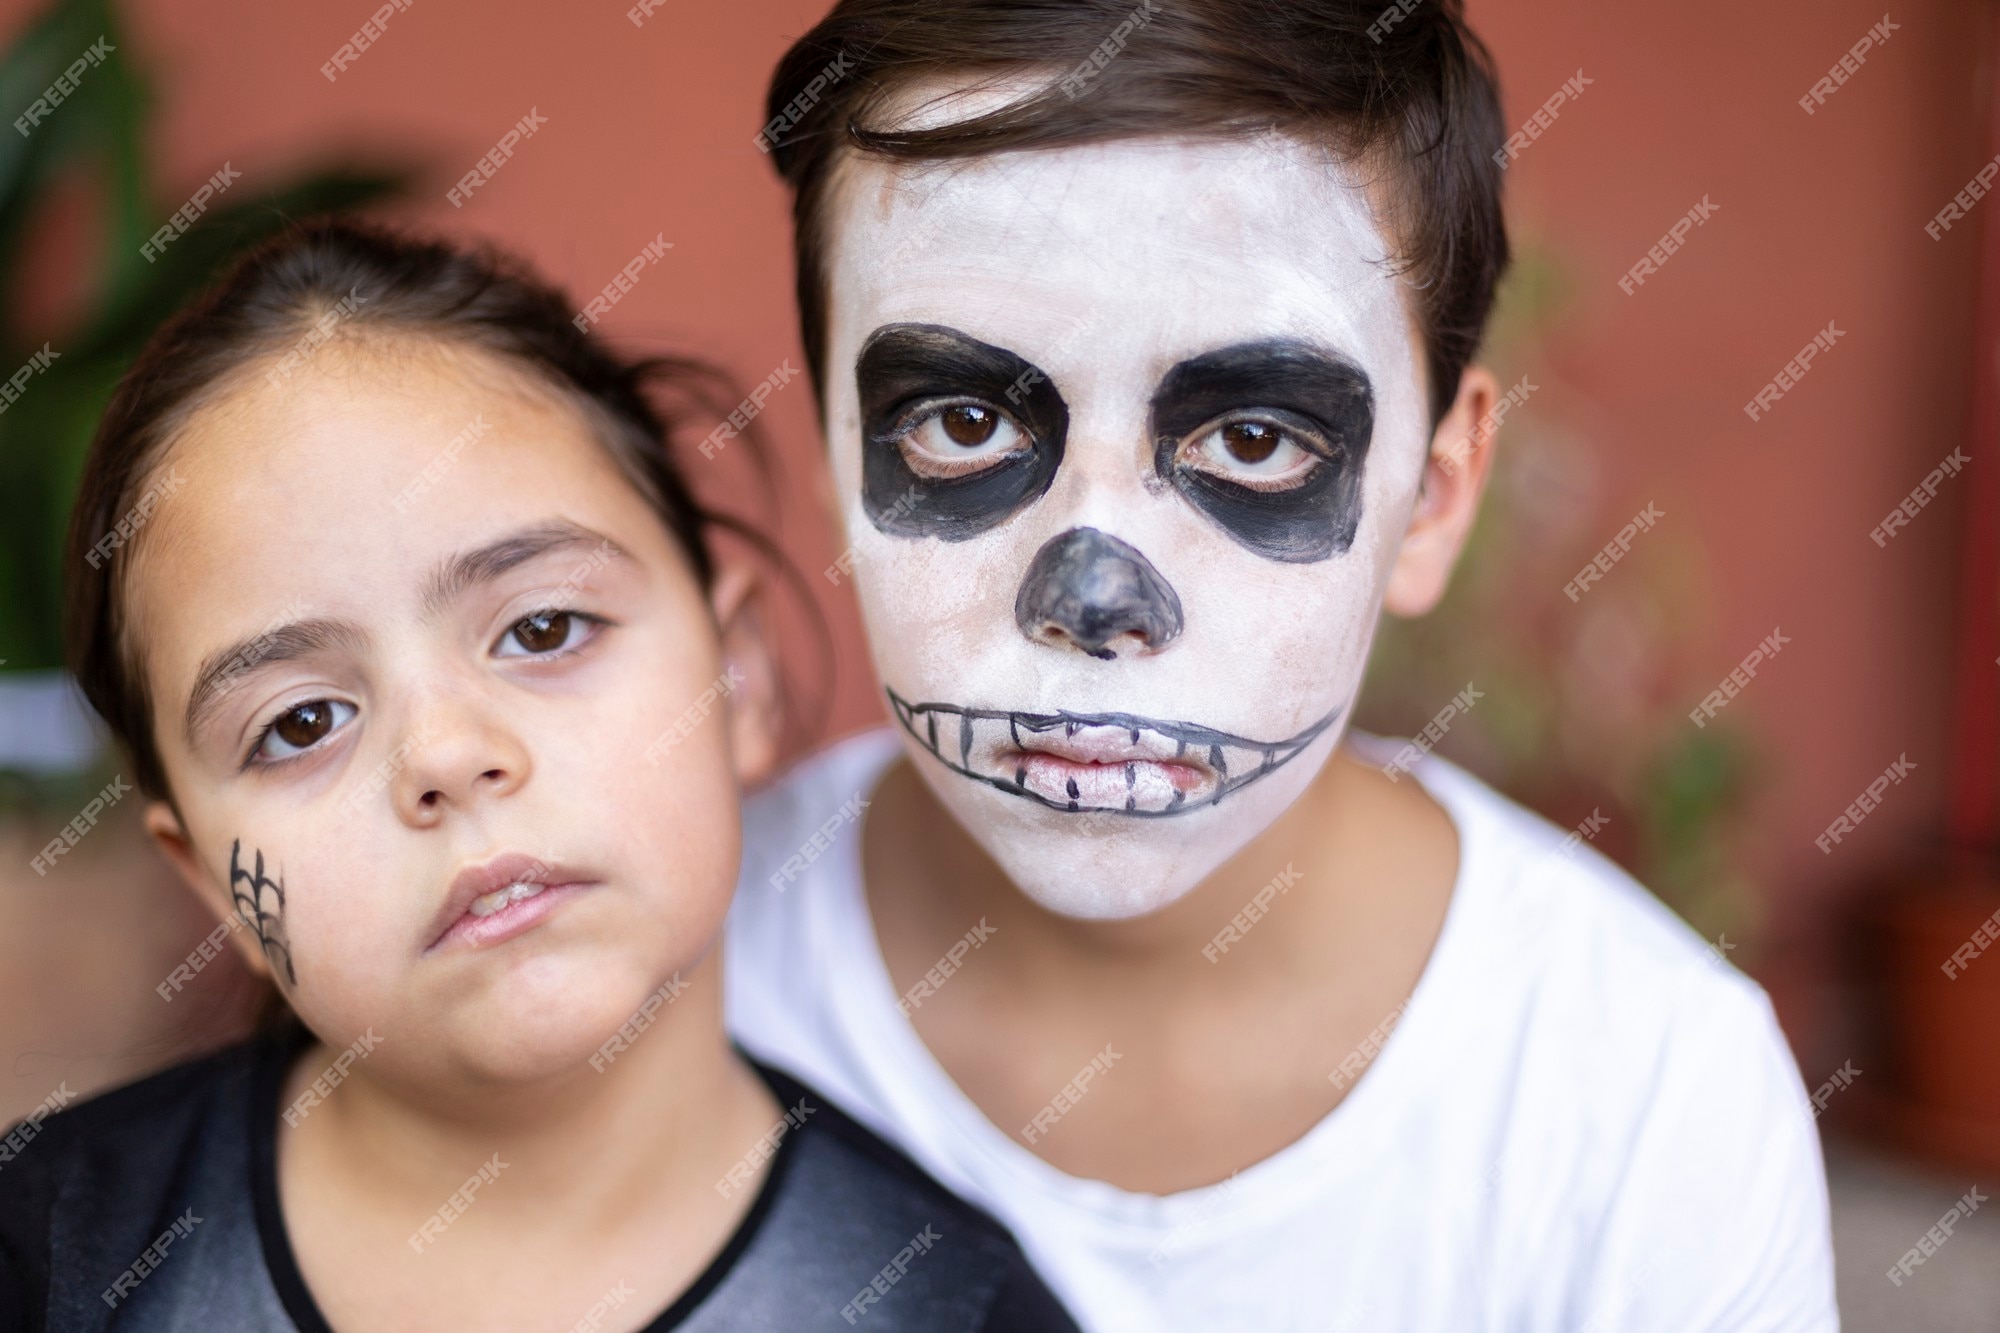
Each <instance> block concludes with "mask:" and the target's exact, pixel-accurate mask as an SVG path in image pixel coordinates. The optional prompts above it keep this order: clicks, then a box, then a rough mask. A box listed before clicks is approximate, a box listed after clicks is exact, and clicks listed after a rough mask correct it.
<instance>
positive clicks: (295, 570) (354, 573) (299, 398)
mask: <svg viewBox="0 0 2000 1333" xmlns="http://www.w3.org/2000/svg"><path fill="white" fill-rule="evenodd" d="M322 358H323V359H324V364H321V360H322ZM449 366H450V363H449V362H439V361H427V360H425V359H423V358H421V357H418V356H414V355H404V354H401V353H399V354H397V355H395V356H391V357H386V358H383V357H373V358H370V359H368V360H367V361H366V362H365V363H364V362H363V361H362V360H360V359H359V358H358V356H357V355H356V354H354V353H351V352H343V351H337V350H336V349H335V348H334V347H333V346H331V345H329V346H328V347H327V348H325V349H323V351H322V354H321V357H316V358H315V359H314V363H313V364H312V365H310V366H309V367H306V368H304V369H303V370H300V371H299V372H298V373H296V374H295V375H293V376H291V377H289V378H287V379H286V380H285V382H283V383H282V384H278V385H273V384H271V383H270V382H269V381H267V380H265V379H264V378H263V377H262V376H261V375H253V376H251V377H249V378H247V379H246V380H244V381H243V382H242V383H241V384H240V385H238V386H237V387H236V388H235V389H234V391H233V392H231V393H228V394H225V395H222V396H220V397H218V398H217V399H216V401H214V402H213V403H211V404H209V405H206V406H204V407H203V408H202V409H201V410H200V411H198V412H196V413H195V414H193V415H192V416H191V417H190V418H189V421H188V423H187V425H186V426H185V427H184V429H183V430H181V431H180V432H179V434H178V435H177V437H176V438H175V440H174V441H173V443H172V444H171V445H170V447H169V448H168V450H167V452H166V454H165V456H164V458H163V460H162V462H161V464H160V467H159V469H156V473H157V474H158V475H161V476H171V477H172V478H173V479H175V480H176V482H177V484H176V485H175V486H174V488H173V490H172V492H171V493H170V494H169V495H167V496H165V497H164V498H163V499H161V500H160V502H159V503H158V504H157V506H156V507H155V508H154V509H153V510H152V513H151V515H150V518H149V520H148V522H147V525H146V528H145V530H144V532H143V534H142V538H143V539H142V540H140V541H139V542H137V543H135V546H134V550H133V553H132V562H131V566H130V571H129V574H128V577H127V584H126V595H127V598H128V602H129V610H130V614H131V619H132V623H133V626H134V629H135V631H136V632H137V633H138V635H139V637H140V641H141V642H144V643H145V644H146V645H147V655H148V657H149V658H154V659H155V660H158V661H160V662H161V663H162V665H169V664H171V663H179V664H180V665H182V666H186V665H187V662H188V661H190V660H192V659H194V658H198V657H199V656H200V655H201V653H202V652H203V651H204V649H203V647H202V644H203V642H204V641H205V640H206V638H207V637H210V636H211V631H214V630H216V628H217V626H218V625H221V624H222V623H223V622H225V621H227V622H232V623H233V622H234V621H238V620H241V621H246V622H247V621H260V618H264V619H268V618H269V616H270V615H271V614H273V613H274V611H275V610H276V609H279V608H298V607H301V606H304V607H306V608H307V609H311V610H324V609H326V608H328V607H331V606H335V605H338V606H339V607H340V609H341V611H342V613H343V614H347V615H357V614H365V613H366V611H367V609H368V607H369V606H370V605H374V606H378V607H387V606H392V605H396V604H398V603H400V602H401V601H403V600H405V599H406V597H407V596H409V595H411V594H412V590H413V589H414V587H415V586H416V583H417V581H418V580H419V578H420V576H421V574H422V573H423V571H425V570H427V569H428V568H430V566H431V564H432V563H433V561H434V559H435V557H436V555H437V553H438V552H439V551H441V550H444V549H447V548H455V547H460V546H466V545H472V544H476V543H477V542H478V541H479V540H481V538H482V537H483V536H484V535H486V534H488V533H490V532H491V531H493V530H495V529H496V527H505V526H507V525H509V524H514V525H521V524H525V523H532V522H535V521H539V520H541V519H543V518H546V517H547V516H548V515H550V514H551V513H560V514H564V515H567V516H569V517H572V518H573V519H575V520H576V521H579V522H582V523H585V524H589V525H592V526H604V527H617V528H619V530H620V531H623V532H628V533H629V532H632V531H635V530H637V531H639V532H642V533H643V531H644V529H645V526H646V523H647V518H648V515H649V513H650V511H649V510H648V509H647V508H646V506H645V502H644V500H643V499H641V498H640V497H639V496H638V495H637V494H636V493H635V492H634V491H633V490H632V488H631V486H630V484H629V483H628V482H626V481H625V480H624V478H623V475H622V474H621V473H620V472H619V470H618V468H617V466H616V464H615V463H614V462H613V461H612V460H611V459H610V457H609V455H608V453H607V452H606V450H605V449H604V447H603V446H602V445H601V444H599V443H598V442H597V440H596V438H595V437H594V435H593V434H592V432H591V428H590V424H589V423H588V422H587V421H586V420H585V419H584V418H583V416H582V414H581V413H580V412H578V411H577V410H575V409H574V408H572V407H569V406H567V405H566V404H563V403H562V402H560V401H559V400H558V398H557V396H556V395H555V394H554V393H553V392H543V391H541V390H539V389H529V388H526V387H524V386H523V385H522V384H521V383H520V382H519V381H518V380H517V381H515V382H512V383H510V382H508V381H507V380H506V379H505V378H504V377H503V376H501V375H498V374H493V375H486V374H473V373H460V374H451V373H446V372H447V371H448V369H449ZM188 607H202V608H205V614H204V615H202V616H199V617H190V616H187V615H186V614H184V613H183V612H184V610H185V609H186V608H188ZM170 669H171V667H170Z"/></svg>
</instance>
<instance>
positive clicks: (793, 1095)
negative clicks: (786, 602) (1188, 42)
mask: <svg viewBox="0 0 2000 1333" xmlns="http://www.w3.org/2000/svg"><path fill="white" fill-rule="evenodd" d="M649 376H653V377H664V378H665V379H667V380H668V381H669V385H668V387H670V388H672V389H674V390H675V391H676V392H677V393H678V394H679V396H680V398H681V399H682V400H683V401H684V402H693V403H696V404H698V403H700V402H701V401H702V390H703V383H704V381H703V380H702V379H701V378H700V373H699V372H698V371H697V370H696V369H695V368H694V367H692V366H690V365H688V364H687V363H680V362H674V363H653V364H650V365H644V366H641V365H633V364H628V363H626V362H623V361H620V360H618V359H617V358H615V357H614V356H612V355H611V354H610V353H609V352H607V351H606V350H605V348H603V347H602V346H600V345H599V344H598V343H597V342H596V341H595V340H594V339H592V338H591V337H589V336H587V335H585V334H583V333H581V332H579V331H578V330H577V328H576V327H575V326H573V325H572V323H571V320H570V312H569V310H568V309H567V307H566V306H565V304H564V302H563V301H562V299H561V298H560V296H559V295H558V294H557V293H556V292H554V291H553V290H551V289H550V288H548V287H546V286H543V285H542V284H540V283H539V282H537V281H536V280H534V279H533V278H532V277H530V276H528V275H526V274H525V273H523V272H522V271H521V270H519V269H518V268H517V267H515V266H514V265H512V264H509V263H506V262H504V261H500V260H496V259H493V258H490V257H486V256H482V255H473V254H467V253H462V252H459V251H456V250H453V249H451V248H448V247H446V246H442V245H437V244H425V243H416V242H412V241H409V240H405V239H400V238H397V237H394V236H391V235H388V234H384V233H381V232H376V231H372V230H366V229H362V228H359V227H357V226H354V225H351V224H344V223H321V224H316V225H310V226H306V227H303V228H301V229H298V230H297V231H295V232H294V233H293V234H291V235H289V236H287V237H286V238H284V239H282V240H280V241H278V242H276V243H274V244H272V245H270V246H268V247H266V248H265V249H263V250H261V251H259V252H257V253H255V254H253V255H251V256H250V257H248V258H247V259H245V260H244V261H242V262H241V263H240V264H239V265H238V266H237V267H236V268H235V269H234V270H233V271H232V272H231V273H230V274H229V275H228V276H227V277H226V278H225V279H224V280H223V281H222V282H221V283H220V284H219V286H218V287H217V289H216V290H215V291H213V292H212V293H211V294H210V295H209V296H208V297H207V298H205V299H204V300H203V301H202V302H201V303H200V304H199V305H198V306H197V307H196V308H194V309H192V310H189V311H187V312H185V313H183V314H182V315H181V316H179V317H178V318H176V319H175V320H174V321H173V322H172V323H170V324H169V325H168V326H167V327H166V328H164V329H163V330H162V331H161V332H160V333H159V334H158V335H157V336H156V337H155V338H154V340H153V341H152V343H151V344H150V345H149V346H148V348H147V349H146V351H145V352H144V353H143V355H142V356H141V357H140V359H139V361H138V363H137V364H136V365H135V366H134V367H133V369H132V371H131V372H130V373H129V374H128V375H127V376H126V377H125V379H124V380H123V382H122V383H121V384H120V385H119V388H118V390H117V393H116V395H115V397H114V399H113V401H112V403H111V406H110V408H109V410H108V411H107V413H106V416H105V419H104V422H103V424H102V426H101V428H100V430H99V433H98V436H97V439H96V441H95V442H94V444H93V445H92V448H91V452H90V455H89V459H88V461H87V463H86V466H85V472H84V477H83V482H82V488H81V495H80V499H79V501H78V504H77V508H76V512H75V515H74V519H73V523H72V530H71V550H72V554H73V559H72V561H71V565H70V569H71V572H72V574H73V575H74V576H75V578H76V580H77V584H76V587H75V589H74V591H73V594H72V597H71V599H70V608H69V609H70V613H71V623H70V625H69V644H70V662H71V667H72V669H73V670H74V671H75V673H76V675H77V677H78V679H79V681H80V682H81V684H82V686H83V688H84V690H85V692H86V694H87V695H88V696H89V698H90V700H91V702H92V704H93V705H94V706H95V707H96V708H97V710H98V712H99V713H101V714H102V715H103V717H104V718H105V720H106V722H107V723H109V725H110V727H111V729H112V730H113V732H114V733H116V735H117V737H118V738H119V740H120V741H121V742H122V743H123V744H124V746H125V747H126V748H127V749H128V750H129V751H130V754H131V757H132V762H133V764H134V765H135V768H136V776H137V781H138V785H139V786H140V788H141V789H142V791H143V792H144V793H145V794H146V796H147V798H148V802H149V803H148V805H147V808H146V812H145V823H146V827H147V829H148V831H149V832H150V833H151V834H152V836H153V838H154V839H155V840H156V841H157V843H158V844H159V846H160V848H161V850H162V851H163V852H164V853H165V854H166V856H167V857H168V859H169V860H170V861H171V862H172V863H173V865H174V867H175V868H176V869H177V870H178V872H179V873H180V875H181V877H182V878H183V879H184V880H185V881H186V883H187V884H188V886H189V887H190V888H191V889H192V890H193V891H194V892H195V893H196V894H197V895H199V896H201V897H202V898H203V899H204V901H206V902H207V903H208V904H209V905H210V906H211V907H212V908H213V910H214V911H215V913H216V915H217V916H218V917H219V918H221V919H222V920H224V921H226V922H229V923H232V924H233V925H235V926H236V927H237V928H236V929H235V930H234V931H233V933H232V939H233V940H234V942H235V943H236V945H237V946H239V947H240V948H241V949H242V950H243V952H244V954H245V956H246V957H247V958H248V959H249V960H250V962H251V964H252V965H253V967H255V968H256V969H257V970H258V971H259V972H261V973H262V974H263V975H264V976H267V977H268V978H270V980H271V981H272V982H273V983H274V984H275V987H276V989H277V991H278V992H279V993H280V994H281V995H282V997H283V1000H284V1001H285V1003H286V1005H287V1006H288V1008H289V1010H290V1013H291V1015H293V1016H294V1017H292V1018H291V1019H289V1020H287V1021H286V1022H285V1023H284V1024H282V1025H280V1026H279V1027H278V1029H277V1030H276V1031H274V1032H272V1033H270V1034H268V1035H266V1036H263V1037H261V1038H259V1039H258V1040H255V1041H253V1042H250V1043H248V1044H246V1045H244V1046H240V1047H237V1048H235V1049H231V1050H228V1051H225V1052H222V1053H221V1054H219V1055H216V1056H213V1057H210V1058H208V1059H205V1060H201V1061H198V1062H195V1063H192V1064H189V1065H184V1066H182V1067H179V1068H176V1069H173V1070H169V1071H168V1072H166V1073H164V1074H160V1075H158V1076H156V1077H153V1078H150V1079H147V1080H145V1081H143V1082H140V1083H137V1084H135V1085H132V1086H130V1087H127V1088H124V1089H121V1090H119V1091H117V1092H114V1093H111V1094H109V1095H106V1096H104V1097H102V1098H99V1099H97V1100H95V1101H93V1102H90V1103H87V1104H85V1105H82V1106H80V1107H77V1108H75V1109H72V1110H68V1111H65V1112H62V1113H60V1114H58V1115H56V1116H54V1117H53V1118H51V1119H48V1120H46V1121H45V1122H42V1123H40V1124H39V1127H38V1128H37V1130H36V1132H34V1133H33V1134H32V1135H31V1136H29V1137H26V1138H25V1139H20V1138H17V1140H16V1142H18V1143H20V1144H21V1145H22V1146H21V1147H20V1150H19V1152H18V1153H17V1154H15V1156H14V1160H12V1161H10V1162H8V1163H7V1164H6V1165H5V1167H4V1168H0V1171H4V1174H0V1326H4V1327H7V1328H17V1327H23V1328H25V1327H44V1326H47V1327H59V1328H63V1329H91V1328H103V1327H109V1326H112V1325H113V1324H116V1325H117V1326H118V1327H121V1328H124V1327H138V1328H147V1329H152V1328H161V1329H165V1328H183V1327H201V1328H280V1329H283V1328H297V1329H301V1330H319V1329H327V1328H338V1329H369V1330H375V1329H434V1328H440V1327H452V1328H478V1329H500V1328H523V1329H526V1328H534V1329H557V1328H588V1329H604V1330H613V1329H633V1328H640V1327H644V1328H647V1329H666V1328H685V1329H703V1330H706V1329H724V1328H729V1329H735V1328H754V1329H785V1330H792V1329H809V1328H836V1329H839V1328H847V1327H852V1326H856V1325H860V1324H862V1323H863V1322H864V1321H865V1326H866V1327H868V1328H869V1329H871V1330H890V1329H903V1328H908V1329H919V1328H920V1329H925V1330H937V1329H1001V1328H1009V1329H1011V1328H1034V1329H1048V1328H1058V1329H1060V1328H1069V1327H1072V1325H1071V1324H1070V1323H1069V1321H1068V1320H1067V1318H1066V1317H1064V1316H1063V1315H1062V1313H1061V1312H1060V1310H1059V1309H1058V1308H1057V1307H1056V1306H1055V1304H1054V1303H1053V1301H1052V1299H1051V1298H1050V1297H1049V1295H1048V1294H1047V1292H1046V1290H1045V1289H1044V1288H1043V1287H1042V1285H1041V1284H1040V1283H1039V1282H1038V1281H1037V1280H1036V1279H1035V1278H1034V1277H1033V1275H1032V1274H1031V1273H1030V1272H1029V1270H1028V1269H1027V1268H1026V1267H1025V1265H1024V1263H1023V1261H1022V1260H1021V1257H1020V1255H1019V1252H1018V1251H1017V1250H1016V1249H1015V1247H1014V1245H1013V1242H1012V1241H1011V1239H1010V1238H1009V1237H1008V1236H1007V1234H1006V1233H1005V1232H1004V1231H1003V1230H1001V1229H1000V1228H999V1227H998V1226H997V1225H996V1224H995V1223H993V1222H992V1221H991V1220H990V1219H988V1218H986V1217H985V1216H984V1215H982V1214H980V1213H978V1212H976V1211H975V1210H973V1209H971V1208H970V1207H968V1206H967V1205H965V1204H963V1203H960V1202H958V1201H957V1200H955V1199H953V1198H952V1197H950V1196H949V1195H948V1194H946V1193H945V1192H944V1191H943V1190H942V1189H941V1188H940V1187H938V1186H937V1185H936V1184H935V1183H933V1182H932V1181H930V1180H929V1179H928V1178H927V1177H925V1176H923V1175H922V1173H921V1172H919V1171H918V1170H917V1169H916V1168H915V1167H913V1166H912V1165H910V1163H909V1162H908V1161H907V1160H906V1159H904V1158H903V1157H901V1156H900V1155H898V1154H897V1153H896V1152H894V1151H893V1150H891V1149H889V1148H887V1147H886V1146H884V1145H883V1144H882V1143H881V1142H880V1141H879V1140H877V1139H875V1138H874V1137H873V1136H872V1135H870V1134H869V1133H867V1132H866V1131H864V1130H862V1129H860V1128H859V1127H858V1126H856V1125H855V1124H853V1123H852V1122H851V1121H849V1120H847V1119H846V1118H845V1117H843V1116H842V1115H841V1114H840V1112H839V1111H838V1110H836V1109H834V1108H833V1107H831V1106H830V1105H828V1104H827V1103H826V1102H825V1101H824V1100H823V1099H822V1098H821V1097H820V1096H819V1095H818V1094H817V1093H816V1092H814V1091H813V1090H811V1089H810V1088H807V1087H804V1086H803V1085H800V1084H798V1083H796V1082H794V1081H792V1080H790V1079H788V1078H785V1077H783V1076H782V1075H779V1074H777V1073H776V1072H774V1071H771V1070H768V1069H764V1068H760V1067H756V1066H753V1065H751V1064H750V1063H748V1062H746V1060H745V1059H744V1058H743V1057H742V1056H741V1055H740V1054H738V1053H737V1052H736V1051H735V1050H734V1049H733V1048H732V1047H731V1046H730V1044H729V1043H728V1041H727V1040H726V1038H725V1037H724V1035H723V1031H722V1026H721V1004H720V999H721V990H720V984H721V977H720V975H719V965H718V951H717V950H716V948H715V945H716V942H717V937H718V933H719V931H720V929H721V925H722V920H723V916H724V912H725V909H726V908H727V906H728V901H729V895H730V886H731V884H732V882H733V880H734V877H735V874H736V870H737V861H738V852H739V836H740V833H739V823H738V796H739V790H740V788H741V787H742V786H744V785H745V784H748V783H752V782H755V781H756V780H758V779H759V778H760V777H762V776H763V775H764V774H765V773H766V772H767V771H768V770H769V769H770V767H771V766H772V764H773V763H774V761H775V751H776V743H775V739H774V731H775V728H774V724H773V716H774V713H775V711H776V707H777V698H776V696H777V693H778V691H777V686H776V672H775V671H774V669H773V666H772V663H771V660H770V658H769V657H768V656H767V654H766V652H765V649H764V647H763V645H762V643H761V642H760V639H759V635H758V633H757V630H756V626H755V623H754V617H753V615H752V613H751V611H750V609H749V604H750V593H751V588H752V580H751V578H750V576H749V575H748V574H746V573H745V572H744V571H742V570H736V569H722V568H718V567H717V565H716V564H715V563H714V561H713V560H712V558H711V555H710V552H709V550H708V548H707V546H706V544H705V531H706V528H707V526H708V525H709V524H710V523H711V522H713V521H714V520H713V519H712V518H711V516H709V515H707V514H706V513H705V512H704V511H703V510H702V509H701V508H700V507H699V506H698V505H697V503H696V502H695V500H694V499H693V497H692V495H691V494H690V491H689V488H688V487H687V485H686V483H685V481H684V480H683V479H682V478H681V477H680V476H679V475H678V473H677V472H676V471H675V468H674V466H673V464H672V462H671V461H670V457H669V452H668V448H667V442H668V438H669V434H670V430H669V427H670V425H678V424H679V421H678V417H679V416H684V415H686V412H685V410H683V411H682V412H681V413H679V414H674V413H669V414H668V419H665V420H663V418H662V416H661V414H660V413H659V412H658V411H656V409H655V408H654V407H653V406H652V405H651V402H650V400H649V398H648V396H647V393H646V389H647V380H648V378H649ZM183 980H185V979H183Z"/></svg>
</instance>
